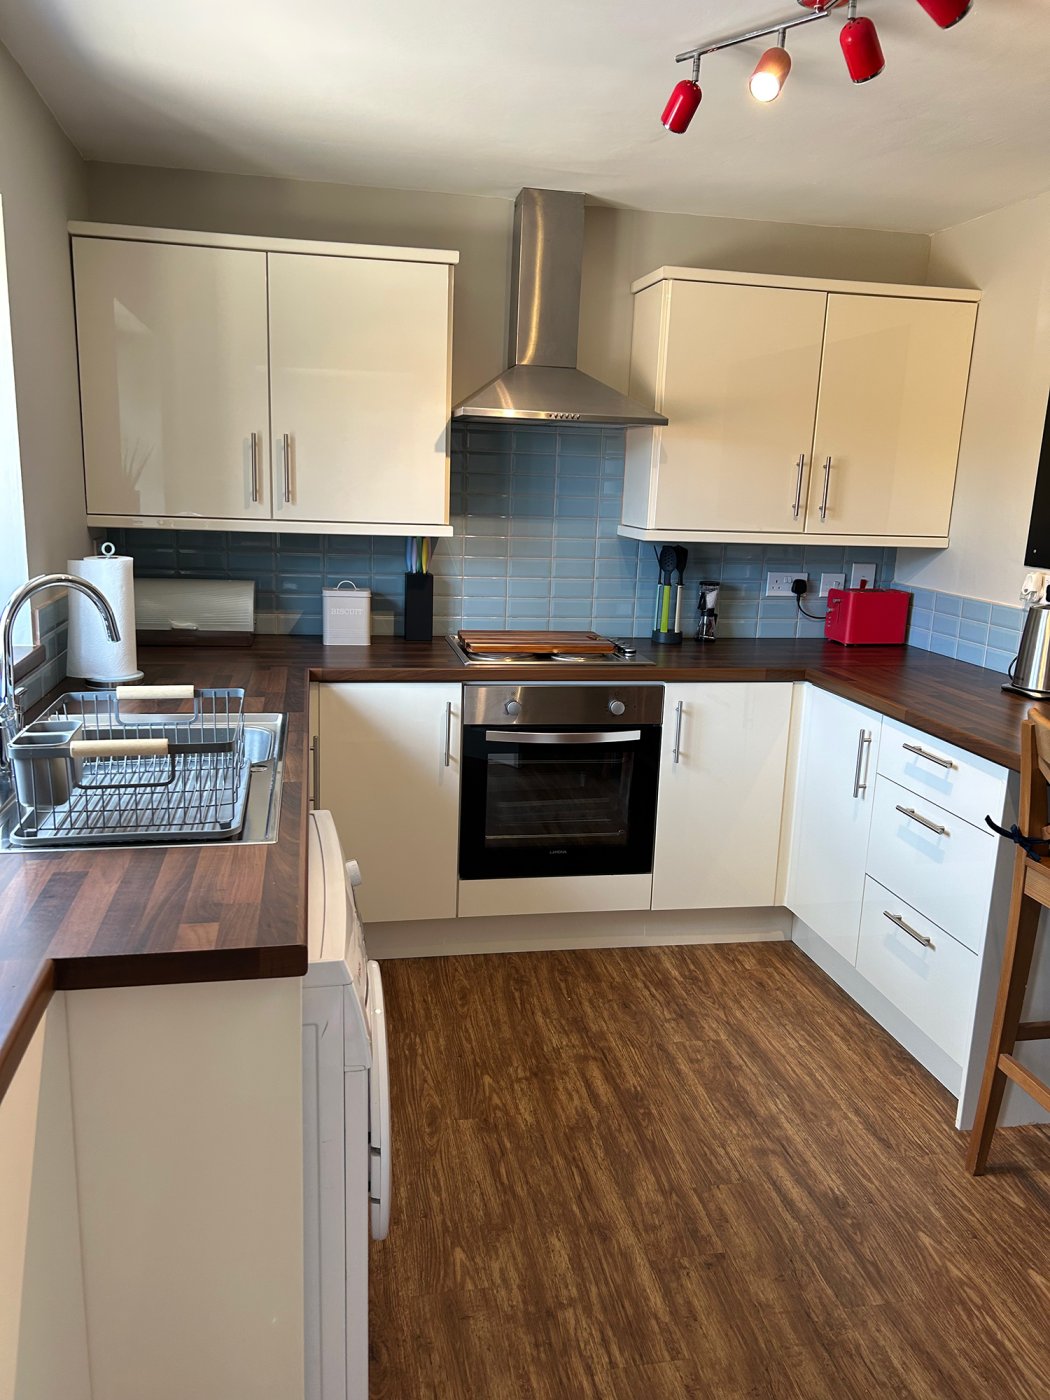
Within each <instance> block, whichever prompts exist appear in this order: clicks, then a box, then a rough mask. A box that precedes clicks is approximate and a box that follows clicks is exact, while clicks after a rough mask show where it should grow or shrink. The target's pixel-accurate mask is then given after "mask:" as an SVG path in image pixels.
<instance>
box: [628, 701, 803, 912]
mask: <svg viewBox="0 0 1050 1400" xmlns="http://www.w3.org/2000/svg"><path fill="white" fill-rule="evenodd" d="M791 694H792V687H791V686H790V685H788V684H771V683H769V682H761V683H754V684H752V683H748V684H729V683H724V684H716V683H708V684H694V685H670V686H668V687H667V688H666V692H665V702H664V732H663V746H662V751H661V758H660V799H659V807H658V810H657V823H656V857H655V860H654V863H653V908H654V909H727V908H734V907H736V908H742V907H746V906H763V905H770V904H774V903H776V879H777V851H778V845H779V841H780V822H781V815H782V810H783V804H784V778H785V769H786V764H787V746H788V729H789V726H790V720H791Z"/></svg>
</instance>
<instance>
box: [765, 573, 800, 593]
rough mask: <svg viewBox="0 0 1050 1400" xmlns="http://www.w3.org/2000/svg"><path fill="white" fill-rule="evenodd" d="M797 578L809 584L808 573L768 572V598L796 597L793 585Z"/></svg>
mask: <svg viewBox="0 0 1050 1400" xmlns="http://www.w3.org/2000/svg"><path fill="white" fill-rule="evenodd" d="M797 578H800V579H801V580H802V582H803V583H804V584H805V585H806V586H807V588H808V586H809V578H808V577H807V575H806V574H792V573H784V574H772V573H771V574H766V597H767V598H794V596H795V594H794V593H792V591H791V585H792V584H793V583H794V582H795V580H796V579H797Z"/></svg>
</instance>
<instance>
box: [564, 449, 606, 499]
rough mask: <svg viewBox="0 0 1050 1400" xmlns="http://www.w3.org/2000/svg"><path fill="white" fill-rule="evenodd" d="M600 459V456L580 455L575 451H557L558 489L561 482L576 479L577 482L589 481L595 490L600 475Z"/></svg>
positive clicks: (565, 482)
mask: <svg viewBox="0 0 1050 1400" xmlns="http://www.w3.org/2000/svg"><path fill="white" fill-rule="evenodd" d="M601 471H602V461H601V456H600V455H596V456H593V457H581V456H580V455H579V454H577V453H568V452H559V453H558V489H559V490H561V488H562V485H563V484H566V485H567V484H568V483H569V482H570V481H576V482H577V483H578V484H581V485H582V484H583V483H587V482H589V483H590V484H591V485H592V486H593V487H594V489H595V491H597V489H598V478H599V477H600V476H601Z"/></svg>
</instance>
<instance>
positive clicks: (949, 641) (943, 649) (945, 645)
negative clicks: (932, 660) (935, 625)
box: [930, 632, 959, 656]
mask: <svg viewBox="0 0 1050 1400" xmlns="http://www.w3.org/2000/svg"><path fill="white" fill-rule="evenodd" d="M958 645H959V639H958V638H957V637H946V636H944V635H943V633H940V632H934V634H933V636H932V637H931V638H930V650H931V651H933V652H936V653H937V655H938V656H954V655H955V652H956V648H957V647H958Z"/></svg>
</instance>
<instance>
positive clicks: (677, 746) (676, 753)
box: [671, 700, 685, 763]
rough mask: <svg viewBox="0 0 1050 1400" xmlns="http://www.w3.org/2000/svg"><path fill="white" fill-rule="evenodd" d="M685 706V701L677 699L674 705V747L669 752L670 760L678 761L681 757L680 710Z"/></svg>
mask: <svg viewBox="0 0 1050 1400" xmlns="http://www.w3.org/2000/svg"><path fill="white" fill-rule="evenodd" d="M684 708H685V701H684V700H679V702H678V704H677V705H676V706H675V707H674V716H675V719H674V749H673V750H672V754H671V762H672V763H678V761H679V760H680V759H681V757H682V711H683V709H684Z"/></svg>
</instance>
